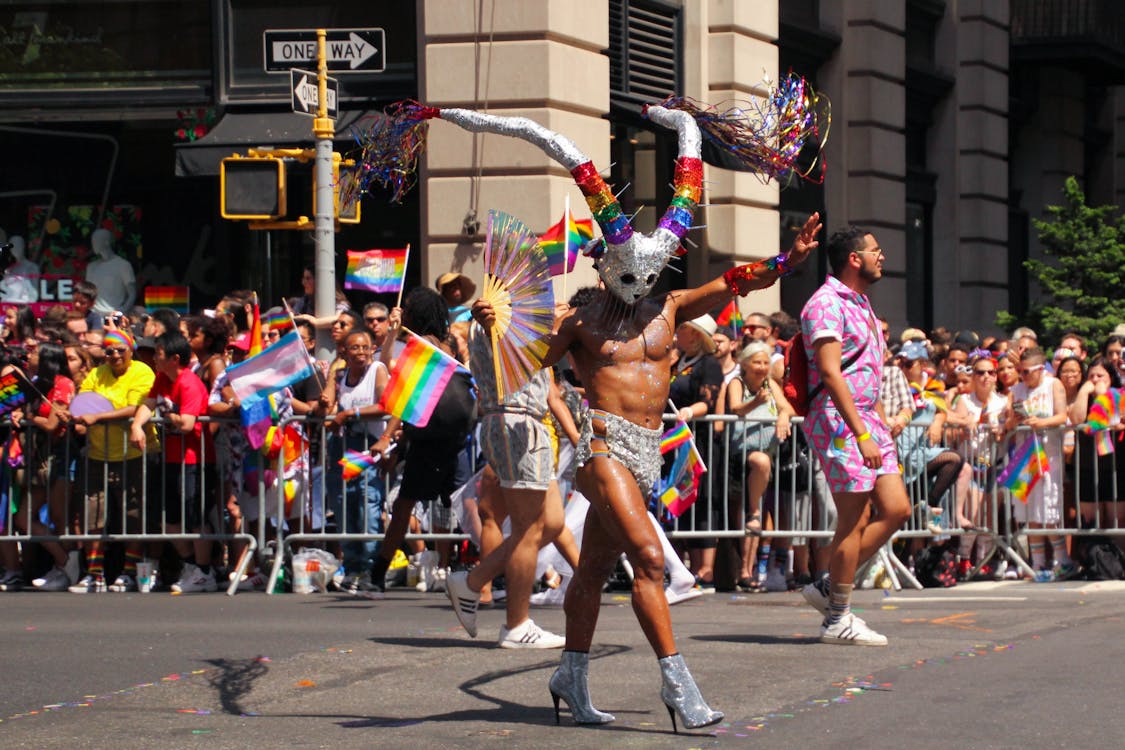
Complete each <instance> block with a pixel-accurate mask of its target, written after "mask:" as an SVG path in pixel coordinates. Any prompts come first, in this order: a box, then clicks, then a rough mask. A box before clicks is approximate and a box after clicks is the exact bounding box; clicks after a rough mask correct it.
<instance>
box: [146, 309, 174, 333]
mask: <svg viewBox="0 0 1125 750" xmlns="http://www.w3.org/2000/svg"><path fill="white" fill-rule="evenodd" d="M152 319H153V320H155V321H156V322H157V323H160V324H161V325H162V326H164V330H165V331H179V330H180V314H179V313H178V312H176V311H175V310H173V309H172V308H170V307H158V308H156V309H155V310H153V311H152Z"/></svg>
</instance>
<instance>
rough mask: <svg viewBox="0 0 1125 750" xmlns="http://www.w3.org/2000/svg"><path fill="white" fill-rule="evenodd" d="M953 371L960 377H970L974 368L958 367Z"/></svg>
mask: <svg viewBox="0 0 1125 750" xmlns="http://www.w3.org/2000/svg"><path fill="white" fill-rule="evenodd" d="M953 371H954V372H956V373H957V374H958V375H968V374H969V373H970V372H972V371H973V368H971V367H969V366H968V365H957V366H956V367H954V368H953Z"/></svg>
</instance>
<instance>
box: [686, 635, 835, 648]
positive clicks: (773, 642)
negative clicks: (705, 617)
mask: <svg viewBox="0 0 1125 750" xmlns="http://www.w3.org/2000/svg"><path fill="white" fill-rule="evenodd" d="M689 638H690V640H693V641H703V642H714V643H756V644H758V645H762V646H796V645H799V644H802V643H820V637H819V636H815V635H758V634H756V633H722V634H719V635H693V636H689Z"/></svg>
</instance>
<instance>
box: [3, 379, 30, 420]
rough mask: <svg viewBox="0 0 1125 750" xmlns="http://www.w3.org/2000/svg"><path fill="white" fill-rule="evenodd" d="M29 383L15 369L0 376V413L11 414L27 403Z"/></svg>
mask: <svg viewBox="0 0 1125 750" xmlns="http://www.w3.org/2000/svg"><path fill="white" fill-rule="evenodd" d="M29 393H31V384H30V383H28V381H27V378H24V377H22V373H19V372H18V371H16V370H13V371H12V372H9V373H8V374H6V375H3V376H0V415H4V414H11V413H12V412H13V411H15V410H16V409H19V408H20V407H21V406H23V405H24V404H26V403H27V397H28V394H29Z"/></svg>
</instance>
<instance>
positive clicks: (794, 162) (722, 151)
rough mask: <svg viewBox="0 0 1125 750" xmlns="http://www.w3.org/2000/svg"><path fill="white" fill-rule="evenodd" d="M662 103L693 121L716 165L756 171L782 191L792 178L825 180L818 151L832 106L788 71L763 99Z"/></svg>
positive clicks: (828, 123)
mask: <svg viewBox="0 0 1125 750" xmlns="http://www.w3.org/2000/svg"><path fill="white" fill-rule="evenodd" d="M662 104H663V106H665V107H667V108H668V109H677V110H681V111H684V112H687V113H689V114H691V116H692V117H693V118H695V121H696V122H697V123H698V124H699V128H700V130H701V131H702V133H703V138H704V141H705V143H706V144H708V146H709V147H710V149H711V151H712V152H717V154H718V156H719V159H720V161H721V163H720V164H719V166H722V167H726V168H730V169H740V170H743V171H749V172H756V173H758V174H760V175H761V176H762V177H763V179H764V180H767V181H768V180H769V179H771V178H772V179H775V180H777V181H778V182H779V183H780V184H781V185H782V186H783V187H784V186H787V185H788V184H790V183H791V182H792V181H793V180H795V179H803V180H808V181H809V182H816V183H820V182H823V181H824V162H823V160H822V159H821V158H820V152H821V149H822V148H823V146H824V143H825V141H826V139H827V138H828V130H829V126H830V124H831V120H832V118H831V103H830V102H829V101H828V98H827V97H826V96H824V95H823V94H818V93H816V92H815V91H814V90H813V88H812V86H810V85H809V83H808V82H807V81H806V80H805V79H804V78H801V77H800V76H798V75H795V74H792V73H791V74H789V75H788V76H786V77H785V78H784V79H782V80H781V81H780V82H778V84H777V85H776V86H770V87H769V90H768V93H767V95H766V96H765V97H762V98H756V99H754V100H752V101H750V102H745V103H739V104H736V105H735V106H730V107H727V108H720V107H717V106H709V105H706V104H701V103H698V102H695V101H693V100H691V99H687V98H683V97H669V98H668V99H666V100H664V102H662ZM809 151H812V153H811V159H810V161H809V163H808V165H807V166H802V165H801V164H800V163H799V159H800V157H801V154H802V153H803V152H804V153H805V154H806V158H810V154H809ZM705 156H707V154H706V153H705ZM818 164H819V165H820V166H819V168H817V165H818Z"/></svg>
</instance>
